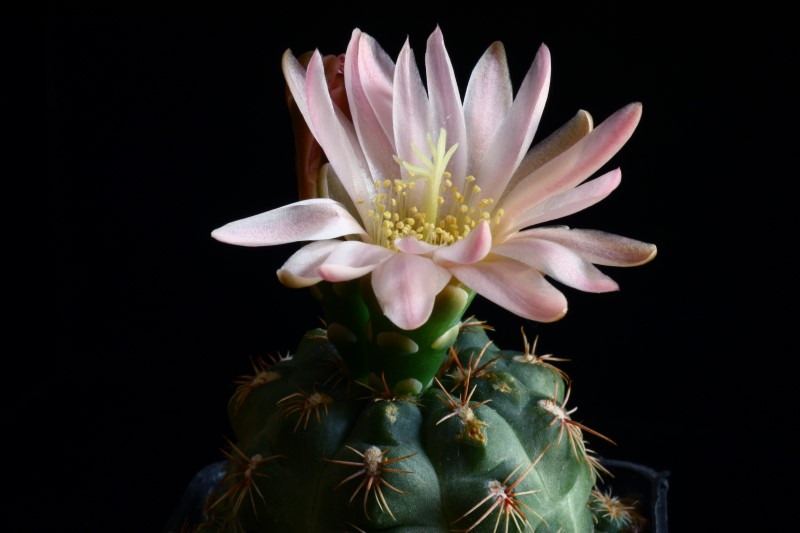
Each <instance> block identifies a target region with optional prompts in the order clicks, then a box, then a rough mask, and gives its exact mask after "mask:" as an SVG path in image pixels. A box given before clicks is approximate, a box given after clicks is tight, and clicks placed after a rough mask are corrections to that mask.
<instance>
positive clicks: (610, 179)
mask: <svg viewBox="0 0 800 533" xmlns="http://www.w3.org/2000/svg"><path fill="white" fill-rule="evenodd" d="M621 180H622V172H620V170H619V169H618V168H616V169H614V170H612V171H610V172H607V173H606V174H603V175H602V176H600V177H598V178H595V179H593V180H590V181H587V182H586V183H582V184H581V185H579V186H577V187H575V188H574V189H567V190H566V191H564V192H561V193H559V194H556V195H554V196H551V197H549V198H547V199H546V200H544V201H543V202H539V203H538V204H534V205H533V206H531V207H530V208H529V209H528V211H527V212H525V213H522V214H520V215H519V216H517V222H516V223H515V224H514V226H511V227H506V230H505V235H499V236H498V240H502V239H503V238H504V237H505V236H506V235H510V234H512V233H513V232H516V231H517V230H519V229H521V228H525V227H528V226H533V225H534V224H542V223H544V222H549V221H551V220H556V219H559V218H562V217H566V216H569V215H571V214H573V213H577V212H578V211H582V210H584V209H586V208H587V207H591V206H593V205H594V204H596V203H597V202H599V201H601V200H603V199H604V198H606V197H607V196H608V195H609V194H611V193H612V192H613V191H614V190H615V189H616V188H617V187H618V186H619V184H620V181H621Z"/></svg>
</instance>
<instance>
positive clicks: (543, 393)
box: [198, 28, 656, 533]
mask: <svg viewBox="0 0 800 533" xmlns="http://www.w3.org/2000/svg"><path fill="white" fill-rule="evenodd" d="M425 66H426V79H427V88H426V86H425V85H423V82H422V76H421V75H420V73H419V71H418V70H417V66H416V62H415V58H414V55H413V52H412V50H411V48H410V47H409V45H408V43H406V45H405V46H404V47H403V49H402V51H401V52H400V54H399V56H398V58H397V62H396V63H395V62H393V61H392V60H391V59H390V58H389V56H388V55H387V54H386V53H385V52H384V51H383V50H382V49H381V48H380V46H379V45H378V44H377V43H376V42H375V40H374V39H372V38H371V37H370V36H368V35H367V34H365V33H363V32H361V31H359V30H355V31H354V32H353V35H352V39H351V41H350V44H349V46H348V48H347V52H346V54H343V55H342V56H338V57H336V56H326V57H323V56H322V55H321V54H320V53H319V52H314V53H313V54H307V55H305V56H302V57H301V58H300V59H298V58H295V56H294V55H293V54H292V53H291V51H287V52H286V54H284V58H283V69H284V74H285V77H286V81H287V87H288V91H287V95H288V101H289V104H290V109H291V110H292V112H293V118H294V119H295V123H294V126H295V134H296V139H297V148H298V159H297V162H298V166H297V168H298V178H299V183H300V190H301V200H300V201H299V202H296V203H294V204H291V205H288V206H284V207H279V208H277V209H274V210H272V211H268V212H266V213H263V214H260V215H256V216H253V217H250V218H246V219H243V220H239V221H236V222H232V223H230V224H227V225H225V226H223V227H222V228H219V229H217V230H215V231H214V232H213V234H212V235H213V236H214V237H215V238H216V239H218V240H220V241H223V242H228V243H232V244H237V245H244V246H268V245H275V244H282V243H287V242H294V241H312V242H310V244H307V245H305V246H304V247H303V248H301V249H300V250H299V251H298V252H296V253H295V254H294V255H293V256H292V257H291V258H290V259H289V260H288V261H287V262H286V263H285V264H284V265H283V267H281V269H280V270H279V271H278V277H279V279H280V280H281V282H283V283H284V284H286V285H288V286H290V287H310V288H311V290H312V291H313V293H314V294H315V295H316V296H317V297H318V299H319V300H320V302H321V305H322V308H323V309H324V313H325V324H324V326H325V327H324V329H322V328H320V329H315V330H312V331H310V332H309V333H308V334H307V335H306V336H305V337H304V338H303V339H302V340H301V342H300V345H299V346H298V347H297V349H296V350H295V351H294V352H293V353H292V354H291V355H287V356H286V357H282V358H279V359H277V360H274V361H271V362H267V361H255V362H254V371H253V374H252V375H250V376H245V377H243V378H242V379H241V380H240V381H239V382H238V383H239V386H238V388H237V390H236V393H235V394H234V396H233V397H232V399H231V402H230V405H229V415H230V420H231V424H232V428H233V431H234V434H235V438H234V439H232V440H231V441H230V443H229V447H228V449H226V450H225V452H224V453H225V456H226V458H227V460H228V462H227V471H226V476H225V478H224V480H223V482H222V483H221V485H220V486H219V487H218V489H217V490H216V491H215V492H214V493H212V494H211V495H210V496H209V498H208V500H207V503H206V513H207V515H208V519H207V521H206V522H205V523H204V524H202V525H201V526H199V528H198V529H199V530H200V531H224V532H239V531H244V532H249V533H260V532H280V533H284V532H328V531H330V532H341V531H352V532H358V531H361V532H365V531H391V532H396V533H400V532H404V533H412V532H426V533H427V532H446V531H475V532H479V531H497V530H502V531H508V530H509V528H510V527H513V528H515V529H516V530H519V531H523V530H530V531H537V532H578V533H583V532H591V531H604V532H612V531H613V532H617V531H625V530H626V528H628V527H629V526H631V525H633V524H635V522H636V519H635V515H634V513H633V510H632V509H630V508H629V507H627V506H626V505H623V504H622V503H620V502H619V500H616V499H615V498H614V497H612V496H611V495H609V494H604V493H602V492H601V491H599V490H598V489H597V480H598V476H599V475H600V473H601V472H602V471H603V470H604V468H603V466H602V465H601V464H600V462H599V461H598V460H597V459H596V458H594V457H593V455H592V452H591V450H589V449H588V448H587V441H586V436H587V434H590V435H592V436H594V437H598V438H604V439H606V437H604V436H603V435H601V434H600V433H597V432H595V431H593V430H591V429H589V428H587V427H586V426H583V425H582V424H580V423H578V422H577V421H575V420H572V419H571V418H570V414H571V413H572V412H573V409H571V408H570V406H569V405H568V402H569V395H570V382H569V379H568V378H567V376H566V374H565V373H564V372H563V371H562V370H560V369H558V368H557V367H556V366H554V363H557V362H558V361H560V359H558V358H555V357H553V356H551V355H537V354H536V353H535V345H536V343H535V341H534V343H533V347H531V346H530V344H529V343H528V341H527V339H525V338H524V334H523V348H524V349H523V351H509V350H502V349H500V348H499V347H497V346H495V345H494V344H493V343H492V341H491V340H490V339H489V337H488V336H487V330H489V331H490V330H491V328H489V327H488V326H487V325H486V324H484V323H482V322H480V321H478V320H476V319H474V318H471V317H467V315H466V311H467V309H468V307H469V304H470V302H471V301H472V300H473V298H474V297H475V296H476V295H481V296H483V297H485V298H487V299H489V300H491V301H493V302H495V303H497V304H498V305H500V306H502V307H504V308H506V309H508V310H509V311H511V312H513V313H515V314H517V315H519V316H522V317H525V318H528V319H532V320H536V321H539V322H550V321H554V320H557V319H559V318H561V317H562V316H563V315H564V313H565V312H566V308H567V306H566V299H565V297H564V295H563V294H562V293H561V292H560V291H559V290H558V289H556V287H554V286H553V285H552V284H551V283H550V282H549V281H548V280H547V278H546V276H547V277H550V278H553V279H555V280H557V281H559V282H560V283H563V284H565V285H568V286H570V287H574V288H577V289H580V290H584V291H590V292H605V291H611V290H616V289H617V285H616V283H615V282H614V281H613V280H612V279H611V278H609V277H608V276H607V275H606V274H604V273H602V272H601V271H600V270H599V269H598V268H597V267H596V266H595V265H602V266H635V265H640V264H643V263H646V262H647V261H649V260H651V259H652V258H653V257H654V256H655V253H656V248H655V246H654V245H652V244H647V243H643V242H640V241H637V240H633V239H629V238H625V237H621V236H618V235H612V234H608V233H604V232H601V231H596V230H581V229H570V228H568V227H566V226H541V224H543V223H546V222H549V221H551V220H555V219H558V218H561V217H564V216H567V215H570V214H572V213H575V212H577V211H580V210H582V209H584V208H586V207H589V206H591V205H593V204H595V203H596V202H598V201H600V200H602V199H603V198H605V197H606V196H607V195H608V194H610V193H611V192H612V191H613V190H614V189H615V188H616V186H617V185H618V184H619V182H620V171H619V169H615V170H612V171H610V172H607V173H605V174H603V175H602V176H600V177H597V178H594V179H592V180H590V181H585V180H587V178H589V177H590V176H591V175H592V174H593V173H595V172H596V171H597V170H599V169H600V167H602V166H603V165H604V164H605V163H606V162H608V161H609V160H610V158H611V157H612V156H613V155H614V154H615V153H616V152H617V151H618V150H619V149H620V148H621V146H622V145H623V144H624V143H625V142H626V141H627V139H628V138H629V137H630V135H631V134H632V133H633V130H634V129H635V127H636V125H637V123H638V121H639V117H640V115H641V105H639V104H638V103H634V104H630V105H628V106H626V107H623V108H622V109H620V110H619V111H617V112H616V113H614V114H613V115H612V116H610V117H609V118H608V119H606V120H605V121H604V122H603V123H601V124H600V125H599V126H598V127H597V128H593V123H592V119H591V117H590V115H589V114H588V113H586V112H584V111H580V112H578V113H577V114H576V115H575V117H574V118H573V119H572V120H570V121H569V122H568V123H567V124H565V125H564V126H563V127H562V128H560V129H559V130H558V131H556V132H555V133H553V134H552V135H550V136H549V137H547V138H546V139H544V140H543V141H541V142H539V143H537V144H536V145H535V146H534V147H533V148H531V149H530V150H529V148H530V146H531V142H532V139H533V136H534V133H535V131H536V128H537V126H538V123H539V119H540V117H541V114H542V109H543V107H544V102H545V99H546V97H547V93H548V88H549V80H550V56H549V51H548V49H547V48H546V47H545V46H544V45H542V47H541V48H540V49H539V51H538V53H537V55H536V58H535V60H534V62H533V64H532V66H531V68H530V70H529V71H528V73H527V75H526V76H525V78H524V80H523V82H522V84H521V86H520V88H519V90H518V91H517V93H516V96H513V94H512V87H511V82H510V78H509V73H508V68H507V65H506V59H505V52H504V49H503V46H502V45H501V44H500V43H495V44H493V45H491V46H490V47H489V48H488V50H487V51H486V53H485V54H484V55H483V57H481V59H480V60H479V62H478V64H477V66H476V67H475V69H474V71H473V73H472V76H471V78H470V80H469V84H468V86H467V89H466V92H465V96H464V99H463V101H462V100H461V97H460V93H459V90H458V87H457V85H456V82H455V76H454V73H453V70H452V67H451V64H450V59H449V57H448V54H447V52H446V50H445V46H444V40H443V36H442V33H441V31H440V30H439V29H438V28H437V29H436V30H435V31H434V32H433V34H432V35H431V36H430V38H429V40H428V43H427V51H426V54H425ZM584 181H585V183H584ZM309 314H310V315H311V313H309Z"/></svg>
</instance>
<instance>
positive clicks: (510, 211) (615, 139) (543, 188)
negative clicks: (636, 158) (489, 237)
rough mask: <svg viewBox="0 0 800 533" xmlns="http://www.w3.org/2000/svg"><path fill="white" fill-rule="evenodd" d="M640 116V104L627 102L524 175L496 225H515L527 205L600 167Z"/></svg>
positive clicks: (501, 229) (503, 230) (568, 186)
mask: <svg viewBox="0 0 800 533" xmlns="http://www.w3.org/2000/svg"><path fill="white" fill-rule="evenodd" d="M641 115H642V106H641V104H638V103H634V104H630V105H627V106H625V107H623V108H622V109H620V110H619V111H617V112H616V113H614V114H613V115H611V116H610V117H609V118H608V119H606V120H605V121H604V122H603V123H602V124H600V125H599V126H598V127H597V128H595V129H594V130H593V131H592V132H591V133H590V134H589V135H587V136H586V137H584V138H582V139H581V140H580V141H578V142H577V143H575V144H574V145H572V146H571V147H570V148H568V149H567V150H566V151H564V152H562V153H561V154H560V155H559V156H557V157H556V158H555V159H552V160H550V161H549V162H547V163H546V164H545V165H543V166H541V167H539V168H538V169H537V170H536V171H534V172H533V173H531V174H530V175H528V176H526V177H525V178H523V179H522V180H521V181H520V182H519V183H518V184H517V186H516V187H514V189H513V190H511V191H510V192H509V193H508V195H507V196H506V199H505V201H504V202H503V204H502V208H503V209H504V210H505V216H504V217H503V218H502V220H501V221H500V224H499V225H498V226H497V228H496V230H495V231H496V232H497V233H498V234H505V233H506V232H507V229H508V228H510V227H515V226H518V222H517V217H519V216H523V215H524V213H525V212H526V211H527V210H528V209H529V208H530V206H532V205H534V204H536V203H538V202H541V201H544V200H545V199H546V198H548V197H550V196H553V195H555V194H558V193H560V192H562V191H565V190H567V189H571V188H573V187H575V186H576V185H578V184H579V183H581V182H582V181H584V180H585V179H586V178H588V177H589V176H591V175H592V173H594V172H595V171H597V170H598V169H599V168H600V167H601V166H603V165H604V164H605V163H606V162H607V161H608V160H609V159H611V157H613V156H614V154H616V153H617V151H618V150H619V149H620V148H621V147H622V145H623V144H625V142H626V141H627V140H628V139H629V138H630V136H631V134H632V133H633V130H634V129H636V125H637V124H638V123H639V118H640V117H641Z"/></svg>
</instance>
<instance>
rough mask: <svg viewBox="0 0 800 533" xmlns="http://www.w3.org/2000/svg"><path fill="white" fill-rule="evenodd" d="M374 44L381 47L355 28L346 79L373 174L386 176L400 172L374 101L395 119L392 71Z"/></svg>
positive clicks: (348, 52)
mask: <svg viewBox="0 0 800 533" xmlns="http://www.w3.org/2000/svg"><path fill="white" fill-rule="evenodd" d="M373 46H374V47H377V44H376V43H375V41H374V40H372V39H370V38H368V37H367V36H366V35H364V34H362V33H361V31H359V30H354V31H353V36H352V38H351V39H350V44H349V45H348V47H347V55H346V59H345V64H344V82H345V87H346V88H347V100H348V102H349V104H350V113H351V114H352V116H353V124H354V125H355V128H356V131H357V132H358V139H359V141H360V142H361V148H362V149H363V152H364V156H365V157H366V160H367V164H368V165H369V168H370V173H371V175H372V176H373V178H382V177H387V176H394V175H396V173H397V163H395V161H394V159H393V158H392V156H393V155H394V148H393V146H392V144H393V143H392V141H391V140H390V138H389V137H387V136H386V132H385V131H384V129H383V126H382V124H381V121H380V120H379V118H378V111H379V110H378V109H375V108H374V107H373V104H372V102H377V103H379V104H380V105H381V109H380V111H381V112H386V111H388V113H389V117H390V118H389V121H391V108H392V83H391V79H392V78H391V76H392V72H391V70H389V71H388V72H387V71H386V70H385V69H384V68H382V67H384V66H385V65H383V64H382V63H380V62H379V61H377V60H376V54H375V53H374V50H370V48H371V47H373ZM390 131H391V130H390Z"/></svg>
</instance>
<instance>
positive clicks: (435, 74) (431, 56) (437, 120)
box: [425, 26, 469, 188]
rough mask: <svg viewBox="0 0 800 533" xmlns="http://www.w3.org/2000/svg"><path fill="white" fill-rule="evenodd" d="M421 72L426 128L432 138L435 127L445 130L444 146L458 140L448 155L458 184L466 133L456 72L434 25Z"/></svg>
mask: <svg viewBox="0 0 800 533" xmlns="http://www.w3.org/2000/svg"><path fill="white" fill-rule="evenodd" d="M425 76H426V79H427V84H428V96H429V98H430V118H429V120H428V131H429V132H430V133H431V134H432V135H433V137H434V139H435V138H437V137H438V136H439V129H440V128H444V129H445V131H447V148H449V147H450V146H452V145H454V144H458V146H459V148H458V149H457V150H456V151H455V153H454V154H453V157H452V158H451V159H450V163H449V165H448V170H449V171H450V173H451V174H452V178H451V179H452V180H453V183H455V184H456V186H457V187H458V188H460V186H461V184H462V183H463V182H464V178H465V177H466V170H467V153H468V151H469V148H468V146H467V133H466V126H465V125H464V112H463V110H462V108H461V95H460V94H459V92H458V84H457V83H456V76H455V74H454V73H453V65H452V64H451V63H450V57H449V56H448V55H447V50H446V49H445V47H444V37H443V36H442V31H441V29H440V28H439V27H438V26H437V27H436V29H435V30H434V32H433V33H432V34H431V36H430V37H429V38H428V48H427V50H426V52H425Z"/></svg>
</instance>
